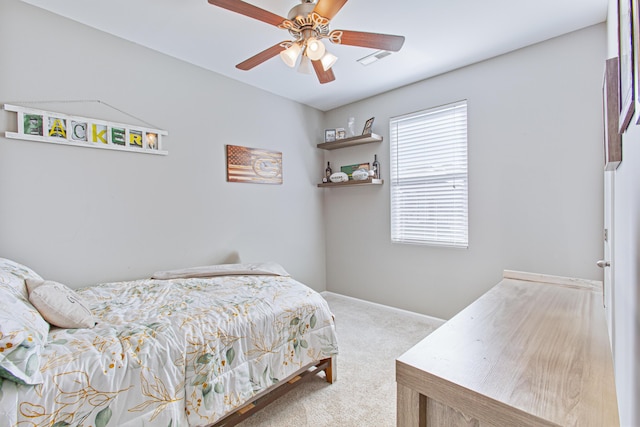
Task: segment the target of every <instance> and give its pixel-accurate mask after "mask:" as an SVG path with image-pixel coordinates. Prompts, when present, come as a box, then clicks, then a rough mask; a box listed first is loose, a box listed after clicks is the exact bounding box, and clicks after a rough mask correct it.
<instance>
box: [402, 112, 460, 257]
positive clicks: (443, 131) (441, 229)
mask: <svg viewBox="0 0 640 427" xmlns="http://www.w3.org/2000/svg"><path fill="white" fill-rule="evenodd" d="M389 131H390V134H391V135H390V136H391V138H390V139H391V142H390V145H391V168H390V169H391V240H392V241H393V242H398V243H415V244H427V245H442V246H455V247H463V248H466V247H468V246H469V227H468V218H469V214H468V182H467V101H466V100H465V101H459V102H456V103H453V104H449V105H444V106H441V107H436V108H432V109H429V110H425V111H420V112H417V113H412V114H407V115H404V116H400V117H393V118H391V120H390V122H389Z"/></svg>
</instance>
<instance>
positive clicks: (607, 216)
mask: <svg viewBox="0 0 640 427" xmlns="http://www.w3.org/2000/svg"><path fill="white" fill-rule="evenodd" d="M614 181H615V172H613V171H605V172H604V233H603V240H604V257H603V259H602V260H600V261H598V266H600V267H602V268H603V269H604V295H603V301H602V302H603V304H604V307H605V310H606V313H607V325H608V328H609V338H611V337H613V286H612V284H613V268H612V267H611V266H612V265H613V255H614V254H613V241H612V239H613V236H614V234H613V223H614V221H613V202H614V200H613V194H614V192H613V185H614ZM610 344H611V345H613V343H610Z"/></svg>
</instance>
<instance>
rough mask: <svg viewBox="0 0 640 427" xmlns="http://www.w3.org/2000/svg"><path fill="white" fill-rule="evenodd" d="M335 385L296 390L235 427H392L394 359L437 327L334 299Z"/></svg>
mask: <svg viewBox="0 0 640 427" xmlns="http://www.w3.org/2000/svg"><path fill="white" fill-rule="evenodd" d="M325 298H326V300H327V301H328V302H329V306H330V307H331V310H332V312H333V314H334V315H335V318H336V329H337V333H338V346H339V351H340V354H339V355H338V381H337V382H335V383H334V384H329V383H327V382H325V381H324V378H321V377H322V375H320V376H317V377H314V378H312V379H311V380H309V381H308V382H307V383H306V384H302V385H301V386H299V387H297V388H296V389H294V390H293V391H291V392H290V393H289V394H287V395H285V396H283V397H281V398H280V399H278V400H277V401H275V402H274V403H272V404H271V405H269V406H268V407H266V408H265V409H264V410H262V411H261V412H258V413H257V414H255V415H254V416H252V417H251V418H249V419H247V420H245V421H244V422H242V423H240V424H239V426H241V427H251V426H261V427H262V426H273V427H289V426H291V427H294V426H295V427H305V426H309V427H329V426H331V427H363V426H372V427H386V426H395V424H396V383H395V359H396V358H397V357H398V356H400V355H401V354H402V353H404V352H405V351H406V350H408V349H409V348H411V347H412V346H413V345H414V344H416V343H417V342H418V341H420V340H421V339H422V338H424V337H425V336H427V335H428V334H429V333H430V332H432V331H433V330H434V329H435V328H437V327H438V326H440V324H441V323H442V322H440V321H438V320H436V319H430V318H428V317H422V316H417V315H412V314H410V313H404V312H400V311H396V310H390V309H388V308H386V307H383V306H377V305H372V304H368V303H365V302H362V301H359V300H354V299H351V298H345V297H342V296H339V295H335V294H326V295H325Z"/></svg>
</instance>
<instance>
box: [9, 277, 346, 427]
mask: <svg viewBox="0 0 640 427" xmlns="http://www.w3.org/2000/svg"><path fill="white" fill-rule="evenodd" d="M78 292H79V293H80V294H81V295H82V296H83V297H84V298H85V299H86V301H87V302H88V303H89V305H90V307H91V309H92V311H93V312H94V313H95V314H96V315H97V316H98V317H99V323H98V324H97V325H96V327H95V328H93V329H56V328H52V329H51V332H50V333H49V337H48V343H47V346H46V348H45V349H44V352H43V354H42V356H41V357H42V359H41V364H40V366H41V371H42V375H43V377H44V383H43V384H40V385H35V386H27V385H18V384H16V383H14V382H11V381H7V380H4V381H3V380H2V378H0V420H2V425H10V426H55V427H62V426H68V425H71V426H95V427H105V426H118V427H133V426H136V427H138V426H163V427H177V426H187V425H188V426H200V425H208V424H211V423H214V422H215V421H216V420H218V419H220V418H221V417H222V416H223V415H225V414H226V413H228V412H229V411H231V410H233V409H234V408H237V407H238V406H240V405H241V404H243V403H245V402H246V401H248V400H250V398H251V397H252V396H254V395H256V394H257V393H259V392H261V391H263V390H264V389H266V388H268V387H270V386H272V385H273V384H274V383H276V382H278V380H280V379H284V378H285V377H287V376H289V375H291V374H292V373H294V372H295V371H297V370H299V369H300V368H302V367H304V366H306V365H308V364H310V363H312V362H314V361H318V360H321V359H325V358H327V357H331V356H332V355H335V354H336V353H337V342H336V336H335V327H334V323H333V317H332V314H331V312H330V311H329V308H328V306H327V304H326V302H325V301H324V299H323V298H322V297H321V296H320V295H319V294H317V293H316V292H315V291H313V290H311V289H310V288H308V287H306V286H304V285H302V284H301V283H299V282H297V281H295V280H293V279H291V278H290V277H281V276H260V275H256V276H222V277H214V278H206V279H173V280H152V279H148V280H138V281H132V282H118V283H107V284H103V285H99V286H95V287H91V288H85V289H82V290H79V291H78Z"/></svg>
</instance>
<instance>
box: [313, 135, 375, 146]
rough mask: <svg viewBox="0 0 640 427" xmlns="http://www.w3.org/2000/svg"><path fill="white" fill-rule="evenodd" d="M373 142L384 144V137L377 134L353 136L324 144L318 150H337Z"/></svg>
mask: <svg viewBox="0 0 640 427" xmlns="http://www.w3.org/2000/svg"><path fill="white" fill-rule="evenodd" d="M372 142H382V137H381V136H380V135H376V134H375V133H369V134H366V135H358V136H352V137H351V138H345V139H337V140H335V141H331V142H323V143H322V144H318V148H322V149H323V150H336V149H338V148H345V147H353V146H354V145H360V144H369V143H372Z"/></svg>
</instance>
